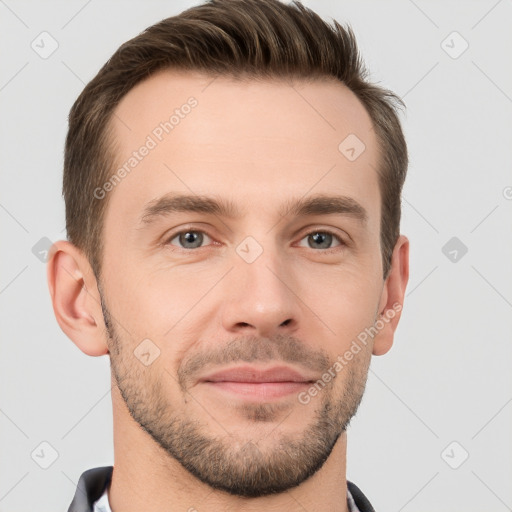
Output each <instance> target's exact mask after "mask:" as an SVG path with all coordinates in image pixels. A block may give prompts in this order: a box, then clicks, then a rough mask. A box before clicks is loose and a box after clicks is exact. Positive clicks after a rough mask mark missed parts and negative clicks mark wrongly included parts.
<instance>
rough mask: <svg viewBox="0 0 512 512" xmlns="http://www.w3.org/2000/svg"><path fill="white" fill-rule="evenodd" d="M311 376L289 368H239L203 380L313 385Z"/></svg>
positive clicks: (211, 375)
mask: <svg viewBox="0 0 512 512" xmlns="http://www.w3.org/2000/svg"><path fill="white" fill-rule="evenodd" d="M314 380H315V379H314V378H313V377H311V376H307V375H303V374H301V373H300V372H299V371H297V370H294V369H292V368H289V367H287V366H276V367H273V368H267V369H265V370H260V369H257V368H254V367H248V366H239V367H236V368H230V369H227V370H221V371H218V372H215V373H212V374H210V375H207V376H206V377H204V378H202V379H201V381H202V382H248V383H252V384H256V383H265V382H268V383H279V382H295V383H311V382H314Z"/></svg>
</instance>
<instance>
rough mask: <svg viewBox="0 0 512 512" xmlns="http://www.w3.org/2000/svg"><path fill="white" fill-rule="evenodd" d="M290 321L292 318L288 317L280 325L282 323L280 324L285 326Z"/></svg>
mask: <svg viewBox="0 0 512 512" xmlns="http://www.w3.org/2000/svg"><path fill="white" fill-rule="evenodd" d="M291 321H292V320H291V318H288V320H285V321H284V322H283V323H282V324H281V325H282V326H286V325H288V324H289V323H290V322H291Z"/></svg>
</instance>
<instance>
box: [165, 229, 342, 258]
mask: <svg viewBox="0 0 512 512" xmlns="http://www.w3.org/2000/svg"><path fill="white" fill-rule="evenodd" d="M189 232H192V233H202V234H204V235H206V236H208V237H209V238H211V239H212V240H213V237H212V236H210V235H209V234H208V233H207V232H206V231H203V230H201V229H193V228H188V229H182V230H181V231H177V232H175V233H173V234H172V235H170V236H169V237H168V238H166V241H165V242H164V244H163V245H165V246H169V245H171V246H172V247H173V250H174V249H176V250H178V251H184V252H190V251H198V250H199V249H205V248H206V247H207V246H201V247H195V248H191V249H186V248H184V247H178V246H175V245H173V244H171V241H172V240H174V239H175V238H176V237H178V236H180V235H182V234H185V233H189ZM316 233H322V234H329V235H331V236H333V237H334V238H335V239H336V240H337V241H338V242H339V244H340V245H337V246H335V247H329V248H327V249H313V248H312V247H307V249H311V250H312V251H315V252H323V253H331V252H334V251H337V250H339V249H341V248H342V247H345V246H347V245H348V244H347V243H346V242H345V240H343V238H341V237H340V235H338V234H337V233H335V232H333V231H331V230H329V229H314V230H312V231H308V232H307V233H305V235H304V236H303V237H302V238H301V239H300V241H302V240H304V238H306V237H308V236H309V235H313V234H316Z"/></svg>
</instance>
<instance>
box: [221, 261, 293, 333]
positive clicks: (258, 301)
mask: <svg viewBox="0 0 512 512" xmlns="http://www.w3.org/2000/svg"><path fill="white" fill-rule="evenodd" d="M294 288H295V286H294V279H293V276H292V272H291V271H290V270H285V265H284V262H283V261H282V260H281V261H280V260H279V256H278V255H270V254H269V251H264V252H263V254H262V255H261V256H260V257H259V258H258V259H257V260H256V261H254V262H252V263H247V262H245V261H243V260H241V259H240V260H239V261H236V262H235V268H234V269H233V271H232V272H230V273H229V278H228V279H226V282H225V283H224V289H223V290H222V292H223V294H224V295H223V297H224V298H225V300H224V301H223V307H222V310H221V311H222V313H221V314H222V325H223V327H224V329H225V330H227V331H229V332H230V333H232V334H238V335H240V334H250V335H253V336H260V337H267V338H269V337H272V336H273V335H276V334H292V333H293V332H294V331H296V330H297V329H298V319H299V309H300V300H299V298H298V297H297V296H296V295H295V293H294Z"/></svg>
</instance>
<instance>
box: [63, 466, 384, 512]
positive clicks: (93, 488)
mask: <svg viewBox="0 0 512 512" xmlns="http://www.w3.org/2000/svg"><path fill="white" fill-rule="evenodd" d="M113 469H114V467H113V466H103V467H100V468H94V469H89V470H87V471H85V472H84V473H82V476H81V477H80V480H79V481H78V485H77V488H76V492H75V496H74V498H73V501H72V502H71V505H70V506H69V509H68V512H92V510H93V509H92V506H93V504H94V502H95V501H97V500H99V499H100V498H101V495H102V494H103V492H104V491H105V489H106V488H107V487H108V486H109V485H110V481H111V480H112V471H113ZM347 486H348V489H349V491H350V494H352V497H353V498H354V501H355V502H356V505H357V508H358V509H359V510H360V511H361V512H375V510H374V508H373V507H372V505H371V504H370V502H369V501H368V499H367V498H366V496H365V495H364V494H363V493H362V492H361V490H360V489H359V488H358V487H357V485H355V484H353V483H352V482H349V481H348V480H347Z"/></svg>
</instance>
